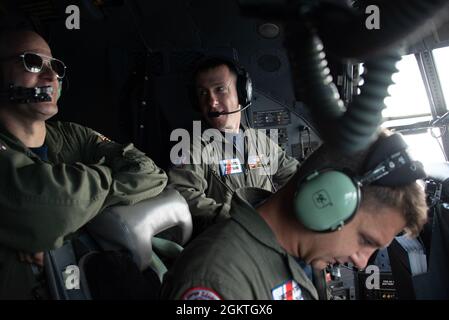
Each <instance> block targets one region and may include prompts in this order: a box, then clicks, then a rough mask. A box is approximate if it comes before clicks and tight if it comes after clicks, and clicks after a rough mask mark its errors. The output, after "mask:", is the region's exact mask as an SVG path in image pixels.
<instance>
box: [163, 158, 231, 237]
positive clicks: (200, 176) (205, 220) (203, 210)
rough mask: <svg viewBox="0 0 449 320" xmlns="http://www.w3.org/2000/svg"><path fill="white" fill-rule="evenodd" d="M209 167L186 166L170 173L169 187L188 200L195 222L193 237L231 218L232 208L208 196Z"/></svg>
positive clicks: (176, 167)
mask: <svg viewBox="0 0 449 320" xmlns="http://www.w3.org/2000/svg"><path fill="white" fill-rule="evenodd" d="M207 170H208V167H207V165H200V164H184V165H178V166H175V167H173V168H171V169H170V170H169V172H168V179H169V186H170V187H171V188H175V189H176V190H178V191H179V193H180V194H181V195H182V196H183V197H184V198H185V199H186V201H187V203H188V205H189V209H190V212H191V214H192V220H193V236H196V235H198V234H199V233H201V232H202V231H204V230H205V229H206V228H207V227H208V226H210V225H212V224H214V223H216V222H219V221H222V220H225V219H227V218H229V209H230V206H229V205H228V204H226V203H217V202H216V201H215V200H214V199H212V198H208V197H207V196H206V190H207V188H208V183H207V180H206V175H207Z"/></svg>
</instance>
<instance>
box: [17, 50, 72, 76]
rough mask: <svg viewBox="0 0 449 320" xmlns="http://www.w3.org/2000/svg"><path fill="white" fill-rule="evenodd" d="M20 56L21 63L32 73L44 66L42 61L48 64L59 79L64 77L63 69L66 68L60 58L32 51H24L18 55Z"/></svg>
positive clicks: (39, 70)
mask: <svg viewBox="0 0 449 320" xmlns="http://www.w3.org/2000/svg"><path fill="white" fill-rule="evenodd" d="M19 57H20V58H22V61H23V65H24V67H25V69H26V70H27V71H29V72H32V73H39V72H41V71H42V68H43V67H44V63H46V64H47V65H48V66H50V68H51V70H53V71H54V72H55V73H56V76H57V77H58V78H59V79H62V78H64V76H65V69H66V68H67V67H66V66H65V64H64V62H62V61H61V60H58V59H55V58H52V57H48V56H44V55H42V54H39V53H34V52H25V53H24V54H21V55H20V56H19Z"/></svg>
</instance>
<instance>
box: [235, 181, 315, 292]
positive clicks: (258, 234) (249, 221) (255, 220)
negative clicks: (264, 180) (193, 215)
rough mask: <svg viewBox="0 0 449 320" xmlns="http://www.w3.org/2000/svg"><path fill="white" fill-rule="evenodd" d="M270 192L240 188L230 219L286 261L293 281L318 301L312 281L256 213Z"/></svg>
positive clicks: (236, 193) (237, 191)
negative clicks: (295, 280) (298, 281)
mask: <svg viewBox="0 0 449 320" xmlns="http://www.w3.org/2000/svg"><path fill="white" fill-rule="evenodd" d="M271 195H272V192H270V191H267V190H263V189H259V188H252V187H246V188H240V189H237V190H236V192H235V193H234V195H233V199H232V204H231V211H230V214H231V218H232V219H233V220H235V221H237V223H239V224H240V225H241V226H242V227H244V228H245V229H246V230H247V231H248V232H249V233H250V234H251V235H252V236H253V237H254V238H256V239H257V240H259V241H260V242H262V243H263V244H264V245H265V246H267V247H269V248H272V249H273V250H275V251H276V252H278V253H279V254H281V255H283V256H285V257H286V258H287V260H288V266H289V269H290V271H291V272H292V276H293V278H294V279H298V280H300V283H301V285H302V286H303V288H304V289H306V290H307V291H308V292H309V294H310V295H311V296H312V297H313V298H314V299H316V300H318V293H317V291H316V288H315V287H314V285H313V283H312V281H311V280H310V279H309V278H308V277H307V275H306V274H305V272H304V270H302V268H301V267H300V266H299V263H298V262H297V261H296V260H295V258H294V257H293V256H291V255H289V254H288V253H287V252H286V251H285V250H284V249H283V248H282V247H281V246H280V245H279V243H278V242H277V240H276V237H275V235H274V233H273V231H272V230H271V228H270V227H269V226H268V224H267V223H266V222H265V220H264V219H263V218H262V217H261V216H260V214H259V213H258V212H257V211H256V209H255V208H256V207H257V206H259V205H260V204H262V203H263V201H265V200H266V199H268V197H269V196H271Z"/></svg>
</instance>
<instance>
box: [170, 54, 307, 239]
mask: <svg viewBox="0 0 449 320" xmlns="http://www.w3.org/2000/svg"><path fill="white" fill-rule="evenodd" d="M193 87H194V89H192V92H191V93H192V96H194V99H193V100H194V101H193V103H194V105H195V107H196V108H197V109H198V111H199V112H200V113H201V115H202V118H203V120H204V122H205V127H206V128H205V129H207V131H211V130H213V132H215V133H216V134H215V135H214V138H217V139H215V140H210V139H207V138H202V139H201V149H198V148H197V147H196V146H195V143H193V144H192V147H191V154H190V158H191V159H192V158H194V157H195V155H199V156H197V158H199V159H200V160H201V161H195V160H193V161H190V162H189V163H185V161H181V163H179V164H175V165H174V166H173V168H171V170H170V171H169V173H168V176H169V183H170V186H172V187H174V188H176V190H178V191H179V192H180V193H181V194H182V196H183V197H184V198H185V199H186V201H187V203H188V204H189V209H190V212H191V213H192V217H193V233H194V236H196V235H198V234H199V233H201V232H202V231H204V230H205V229H206V228H207V227H209V226H211V225H213V224H214V223H216V222H219V221H221V220H225V219H227V218H229V205H230V202H231V198H232V195H233V193H234V191H235V190H237V189H238V188H241V187H257V188H261V189H265V190H269V191H275V190H276V189H277V188H278V187H280V186H282V185H284V184H285V183H286V182H287V181H288V180H289V179H290V178H291V177H292V176H293V175H294V174H295V172H296V169H297V167H298V164H299V163H298V161H297V160H296V159H294V158H292V157H290V156H288V155H287V154H286V152H285V151H284V150H282V149H281V148H280V147H279V146H278V145H277V144H276V143H275V142H274V141H273V140H271V139H270V138H269V137H268V136H267V135H265V134H264V133H263V132H260V131H257V132H256V130H254V129H252V128H248V127H247V126H245V125H243V124H242V123H241V122H242V121H241V120H242V111H243V110H244V109H246V108H248V107H249V106H250V104H251V96H252V85H251V79H250V77H249V75H248V73H247V72H246V71H245V70H244V69H243V68H242V67H240V66H238V65H236V64H235V63H233V62H231V61H228V60H224V59H221V58H217V57H206V58H204V59H202V60H201V61H200V62H199V63H198V64H197V67H196V69H195V72H194V75H193ZM205 131H206V130H205ZM203 136H204V135H203ZM195 138H196V137H193V139H195ZM198 147H199V146H198Z"/></svg>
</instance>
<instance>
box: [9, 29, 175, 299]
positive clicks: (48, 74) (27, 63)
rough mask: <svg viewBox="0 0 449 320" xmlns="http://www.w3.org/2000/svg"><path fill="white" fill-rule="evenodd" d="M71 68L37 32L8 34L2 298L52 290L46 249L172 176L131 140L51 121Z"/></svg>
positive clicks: (149, 193) (26, 296) (142, 196)
mask: <svg viewBox="0 0 449 320" xmlns="http://www.w3.org/2000/svg"><path fill="white" fill-rule="evenodd" d="M65 71H66V68H65V65H64V63H63V62H62V61H60V60H57V59H54V58H53V57H52V52H51V50H50V48H49V46H48V44H47V42H46V41H45V40H44V39H43V38H42V37H41V36H40V35H38V34H37V33H35V32H32V31H5V32H3V33H1V34H0V176H1V177H2V183H1V184H0V299H5V298H7V299H33V298H36V299H37V298H45V297H47V290H46V286H45V282H42V281H41V278H42V277H41V273H42V267H43V253H42V252H43V251H46V250H50V249H54V248H56V247H59V246H60V245H61V244H62V243H63V241H64V238H65V237H66V236H67V235H69V234H70V233H73V232H75V231H77V230H78V229H79V228H80V227H82V226H83V225H84V224H85V223H86V222H88V221H89V220H90V219H91V218H93V217H94V216H95V215H96V214H98V213H99V212H100V211H101V210H102V209H103V208H105V207H106V206H110V205H114V204H133V203H136V202H139V201H141V200H143V199H147V198H151V197H154V196H156V195H158V194H159V193H160V192H161V191H162V190H163V189H164V187H165V185H166V183H167V176H166V174H165V173H164V172H163V171H162V170H161V169H159V168H158V167H157V166H156V165H155V164H154V163H153V161H152V160H151V159H149V158H148V157H146V156H145V155H144V154H143V153H142V152H140V151H139V150H137V149H135V148H134V147H133V146H132V145H131V144H130V145H127V146H124V145H120V144H117V143H115V142H112V141H111V140H109V139H108V138H106V137H104V136H103V135H101V134H99V133H97V132H95V131H93V130H91V129H89V128H86V127H82V126H80V125H77V124H74V123H66V122H47V120H48V119H50V118H51V117H52V116H54V115H55V114H56V113H57V112H58V105H57V100H58V97H59V88H60V81H61V80H62V79H63V77H64V76H65Z"/></svg>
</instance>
